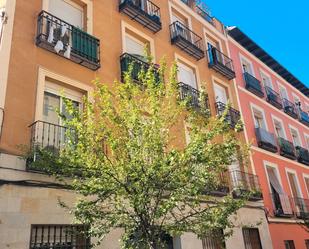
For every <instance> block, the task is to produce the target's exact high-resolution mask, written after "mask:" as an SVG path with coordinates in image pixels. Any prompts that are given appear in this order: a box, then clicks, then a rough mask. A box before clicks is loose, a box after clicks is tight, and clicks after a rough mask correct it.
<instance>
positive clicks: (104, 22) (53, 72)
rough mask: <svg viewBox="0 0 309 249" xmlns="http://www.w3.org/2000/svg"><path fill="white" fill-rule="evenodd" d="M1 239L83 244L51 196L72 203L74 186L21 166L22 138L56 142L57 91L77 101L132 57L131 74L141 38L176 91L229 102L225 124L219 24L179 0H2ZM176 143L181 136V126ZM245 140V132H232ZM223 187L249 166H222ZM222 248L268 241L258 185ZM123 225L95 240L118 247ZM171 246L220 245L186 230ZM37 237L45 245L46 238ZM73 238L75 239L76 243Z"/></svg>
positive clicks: (228, 97) (247, 178)
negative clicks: (172, 71)
mask: <svg viewBox="0 0 309 249" xmlns="http://www.w3.org/2000/svg"><path fill="white" fill-rule="evenodd" d="M0 3H1V5H0V9H2V13H3V14H2V15H1V26H0V27H1V28H0V30H1V33H0V34H1V37H0V39H1V40H0V65H1V67H0V124H1V130H0V131H1V133H0V136H1V137H0V248H11V249H13V248H14V249H20V248H31V249H32V248H46V247H48V248H67V247H68V246H71V247H72V248H87V245H88V244H89V243H90V241H89V239H87V238H84V237H82V236H79V237H78V236H75V237H72V238H68V237H67V236H66V235H65V232H64V231H71V230H73V231H79V230H80V229H83V227H82V225H74V226H72V225H70V224H71V222H72V217H71V216H70V215H69V214H67V213H66V211H65V210H64V209H62V208H60V207H59V205H58V201H59V199H61V201H64V202H66V203H71V204H73V203H74V200H75V198H76V195H75V194H74V193H72V192H70V191H68V190H65V189H63V188H62V186H61V185H60V184H58V183H57V181H55V179H53V178H51V177H49V176H47V175H46V174H44V172H40V171H38V169H35V168H31V167H29V164H28V163H27V162H28V161H29V160H35V154H32V155H30V156H29V157H28V158H27V159H24V158H21V156H22V155H23V154H24V151H23V148H24V147H25V146H27V147H28V148H35V147H36V146H40V147H44V148H52V149H57V148H59V147H60V146H61V143H63V140H62V135H61V134H63V132H64V131H65V127H64V126H63V125H62V122H61V119H59V117H58V115H57V114H56V112H55V109H56V108H59V109H61V108H63V99H62V97H61V92H62V94H64V96H65V97H66V98H69V99H71V100H73V102H74V104H75V105H76V106H77V107H79V108H81V109H82V98H83V96H88V95H89V94H90V93H91V91H92V89H93V88H92V83H91V81H92V80H93V79H95V78H99V79H100V80H101V81H102V82H104V83H105V84H107V85H108V86H111V84H113V82H114V81H115V80H121V75H122V72H124V71H126V70H127V69H128V65H129V64H130V63H134V65H135V68H136V71H133V75H132V76H133V77H136V76H137V72H138V70H139V69H140V68H142V67H146V68H147V62H146V61H145V58H144V48H145V46H146V45H147V47H148V48H149V52H150V54H151V55H152V56H153V58H154V62H155V63H156V64H159V62H160V59H161V58H162V57H163V56H165V57H166V60H167V63H168V64H170V65H171V63H172V62H173V61H176V62H177V65H178V69H179V71H178V80H179V91H180V96H188V95H190V96H191V97H192V104H193V105H195V106H196V107H198V106H200V103H199V99H198V93H199V91H200V90H201V89H202V88H204V89H205V91H206V92H207V94H208V102H209V108H210V110H211V113H212V115H221V114H222V113H223V111H224V110H225V107H226V105H227V103H228V102H230V103H231V107H230V109H229V112H228V116H227V122H229V124H230V125H231V128H233V127H234V126H235V124H236V123H237V121H238V120H239V119H240V118H241V116H240V112H239V105H238V104H239V102H238V101H237V97H236V96H237V92H236V90H237V88H236V85H235V83H234V81H233V79H234V78H235V69H234V68H233V63H232V60H231V59H230V58H229V49H228V37H227V34H226V31H225V28H224V25H223V24H222V23H220V22H219V21H218V20H216V19H215V18H213V17H211V16H210V15H209V13H207V12H206V11H205V10H203V9H202V8H200V7H199V6H197V5H196V4H195V1H190V0H189V1H185V0H169V1H160V0H153V1H149V0H139V1H137V0H121V1H118V0H112V1H94V0H33V1H23V0H6V1H5V0H2V1H0ZM177 130H178V131H179V135H178V140H177V143H178V144H179V145H180V146H185V144H186V142H187V141H186V135H185V134H186V132H185V130H186V127H185V124H183V125H182V126H181V127H179V129H177ZM238 136H239V139H241V140H243V141H245V137H244V133H243V132H240V133H239V134H238ZM228 175H229V179H230V181H229V182H228V183H227V186H226V188H224V189H225V192H222V190H221V192H220V193H217V194H218V195H219V196H220V195H226V194H228V193H230V192H231V191H233V189H234V188H237V187H238V186H239V185H242V186H246V188H248V190H251V189H253V188H254V189H255V190H258V193H260V192H259V191H260V189H259V181H258V178H257V176H255V175H254V167H252V166H250V167H248V168H243V167H242V166H241V165H239V164H237V163H235V164H233V165H232V166H231V167H230V171H229V172H228ZM233 219H235V225H236V228H235V229H234V233H233V236H232V237H230V238H229V239H227V241H226V247H227V248H230V249H232V248H244V249H248V248H267V249H271V248H272V242H271V238H270V233H269V229H268V224H267V220H266V218H265V212H264V205H263V202H262V201H261V195H257V196H256V198H253V199H252V200H250V202H248V204H247V205H246V207H245V208H243V209H241V210H240V211H239V212H238V213H237V215H236V216H235V217H233ZM120 236H121V230H115V231H113V232H112V233H111V234H110V235H109V236H108V237H107V238H106V239H105V240H104V241H103V243H102V245H101V246H100V248H106V249H107V248H108V249H113V248H120V245H119V238H120ZM174 242H175V243H174V248H175V249H176V248H177V249H180V248H182V249H186V248H187V249H189V248H196V249H199V248H205V249H212V248H218V245H217V243H216V241H214V240H213V238H205V239H203V240H199V239H197V237H196V236H195V235H193V234H191V233H186V234H184V235H182V236H181V237H180V238H174ZM44 246H45V247H44ZM74 246H75V247H74Z"/></svg>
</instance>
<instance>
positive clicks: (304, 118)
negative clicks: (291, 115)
mask: <svg viewBox="0 0 309 249" xmlns="http://www.w3.org/2000/svg"><path fill="white" fill-rule="evenodd" d="M298 109H299V110H298V113H299V116H298V118H299V121H300V122H301V123H303V124H305V125H307V126H309V114H308V112H305V111H303V110H302V109H301V108H298Z"/></svg>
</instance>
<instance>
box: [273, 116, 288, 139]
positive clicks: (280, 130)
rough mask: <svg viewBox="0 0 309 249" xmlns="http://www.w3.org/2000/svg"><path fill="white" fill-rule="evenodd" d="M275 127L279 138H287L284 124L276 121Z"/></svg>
mask: <svg viewBox="0 0 309 249" xmlns="http://www.w3.org/2000/svg"><path fill="white" fill-rule="evenodd" d="M274 127H275V131H276V135H277V137H281V138H286V136H285V132H284V128H283V125H282V122H281V121H279V120H277V119H274Z"/></svg>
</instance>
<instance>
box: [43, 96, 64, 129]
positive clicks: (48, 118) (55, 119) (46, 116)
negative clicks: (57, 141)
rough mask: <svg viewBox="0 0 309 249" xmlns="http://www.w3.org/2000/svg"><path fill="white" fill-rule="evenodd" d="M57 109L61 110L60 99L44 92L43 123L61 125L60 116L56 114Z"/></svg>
mask: <svg viewBox="0 0 309 249" xmlns="http://www.w3.org/2000/svg"><path fill="white" fill-rule="evenodd" d="M57 108H60V97H59V96H57V95H55V94H52V93H49V92H44V102H43V121H45V122H49V123H52V124H59V116H58V113H57V112H56V110H57Z"/></svg>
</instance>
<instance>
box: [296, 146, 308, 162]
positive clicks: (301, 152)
mask: <svg viewBox="0 0 309 249" xmlns="http://www.w3.org/2000/svg"><path fill="white" fill-rule="evenodd" d="M295 151H296V158H297V161H298V162H300V163H303V164H306V165H309V151H308V150H307V149H305V148H302V147H300V146H296V147H295Z"/></svg>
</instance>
